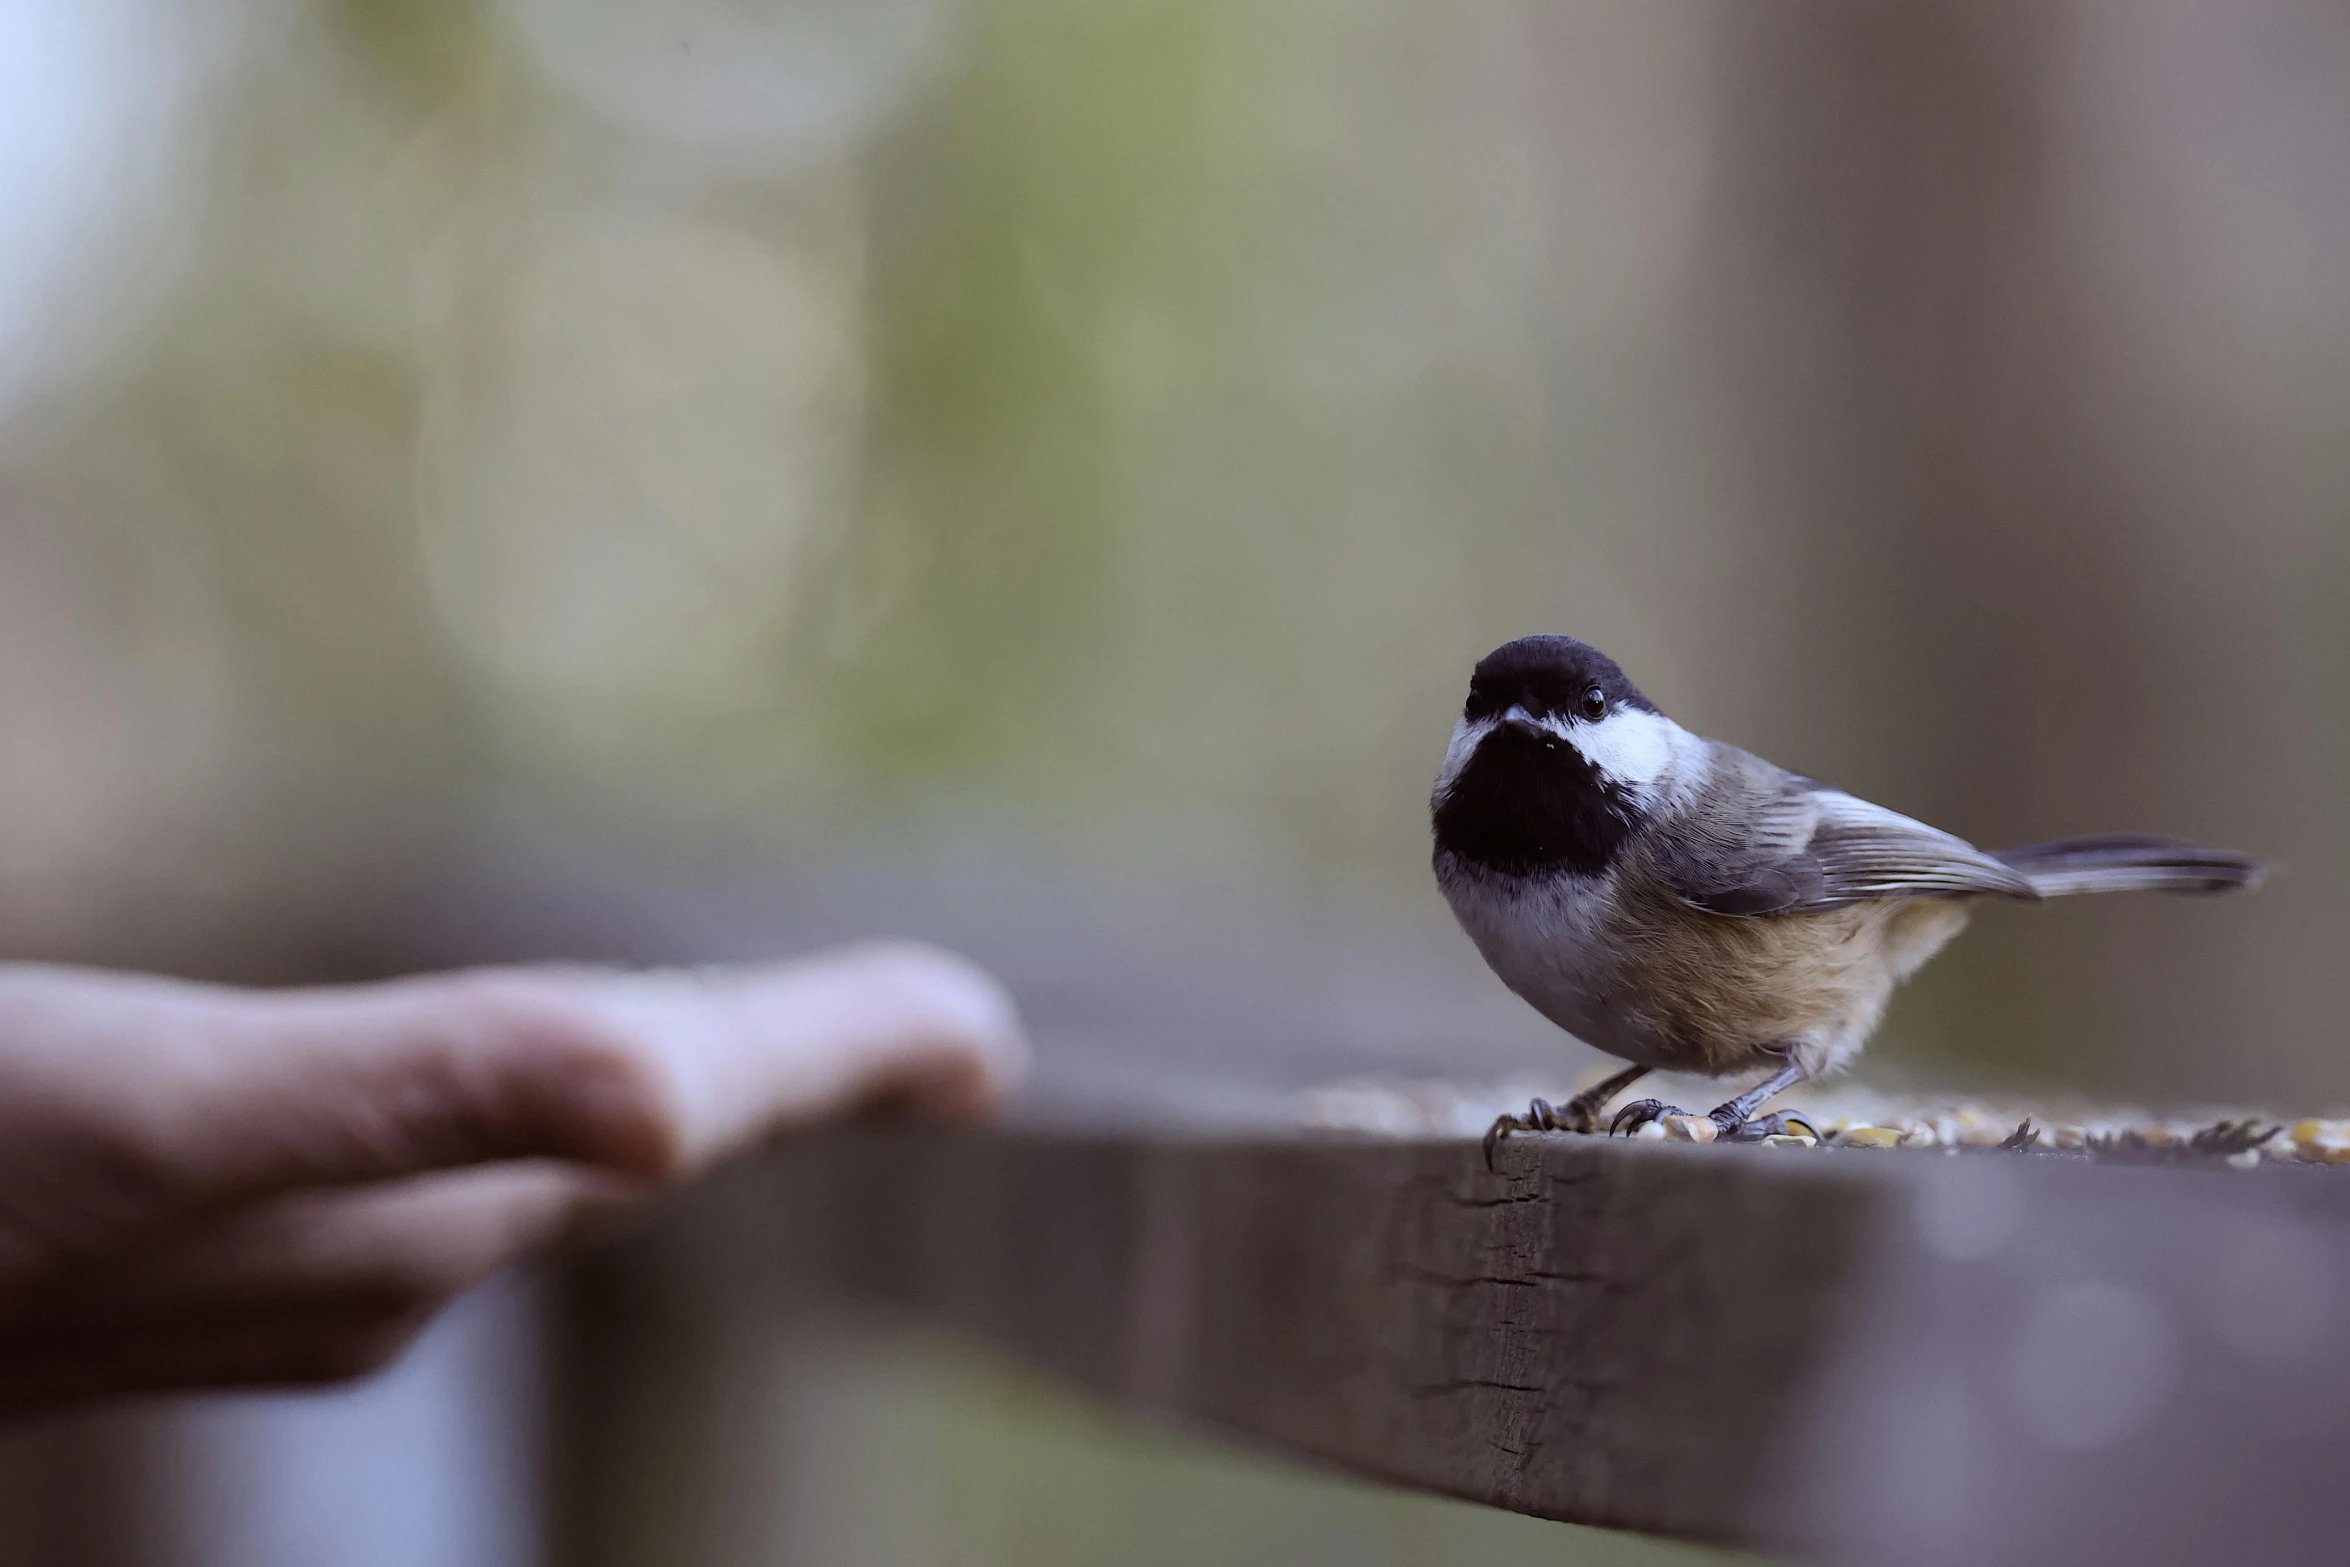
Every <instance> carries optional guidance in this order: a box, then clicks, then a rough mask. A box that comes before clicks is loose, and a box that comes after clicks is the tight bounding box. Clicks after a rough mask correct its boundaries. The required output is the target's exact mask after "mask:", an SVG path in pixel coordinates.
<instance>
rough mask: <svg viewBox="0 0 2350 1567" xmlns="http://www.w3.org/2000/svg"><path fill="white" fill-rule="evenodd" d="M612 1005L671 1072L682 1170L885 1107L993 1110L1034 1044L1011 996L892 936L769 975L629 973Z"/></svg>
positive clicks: (970, 968) (610, 993)
mask: <svg viewBox="0 0 2350 1567" xmlns="http://www.w3.org/2000/svg"><path fill="white" fill-rule="evenodd" d="M599 1005H600V1006H601V1008H602V1009H603V1011H604V1014H605V1015H606V1016H607V1017H608V1018H610V1019H611V1020H613V1022H615V1023H616V1024H618V1025H619V1026H620V1028H621V1029H622V1031H623V1032H624V1033H625V1034H626V1035H627V1036H628V1037H629V1038H631V1039H634V1040H639V1041H642V1042H644V1043H645V1044H646V1045H648V1046H649V1047H651V1049H652V1050H653V1051H654V1052H655V1053H656V1055H657V1056H658V1057H659V1059H660V1060H661V1061H662V1062H663V1064H664V1070H665V1072H666V1074H667V1076H668V1078H669V1081H670V1082H671V1084H672V1085H673V1088H674V1093H675V1098H674V1101H673V1102H674V1105H675V1108H676V1112H677V1115H678V1125H677V1150H678V1158H677V1163H678V1167H679V1168H681V1169H683V1170H689V1171H690V1170H693V1169H698V1168H700V1167H702V1166H705V1165H707V1164H709V1163H710V1162H712V1161H713V1160H716V1159H720V1158H723V1157H725V1156H727V1155H728V1154H730V1153H733V1152H735V1151H737V1150H739V1149H741V1148H742V1147H744V1146H746V1145H747V1144H750V1143H753V1142H756V1141H758V1140H760V1139H761V1138H764V1137H767V1136H770V1135H772V1134H774V1133H776V1132H778V1131H783V1130H789V1129H792V1128H794V1127H798V1126H804V1125H806V1124H808V1123H810V1122H813V1121H816V1120H819V1119H822V1118H824V1117H827V1116H832V1115H837V1114H840V1113H842V1112H844V1111H849V1110H854V1109H857V1108H860V1107H864V1106H870V1105H874V1104H877V1103H881V1102H884V1101H887V1102H890V1103H893V1104H896V1105H900V1106H903V1107H906V1108H909V1109H912V1110H913V1111H915V1112H917V1113H920V1114H924V1115H930V1116H936V1117H940V1118H949V1119H952V1118H964V1117H971V1116H977V1115H982V1114H985V1113H987V1112H989V1111H991V1110H993V1109H995V1108H996V1107H997V1106H999V1105H1000V1104H1001V1103H1002V1102H1003V1101H1004V1100H1005V1099H1007V1098H1008V1097H1009V1096H1010V1095H1011V1093H1012V1092H1013V1091H1014V1090H1015V1089H1016V1088H1017V1087H1018V1085H1019V1082H1020V1080H1021V1077H1022V1076H1023V1075H1024V1073H1025V1072H1026V1070H1027V1064H1028V1046H1027V1041H1026V1038H1025V1036H1024V1035H1023V1033H1022V1032H1021V1028H1020V1023H1019V1018H1018V1015H1017V1013H1016V1012H1015V1011H1014V1009H1013V1006H1012V1002H1011V998H1010V997H1009V996H1007V995H1006V994H1005V993H1004V990H1003V988H1002V987H1001V986H1000V985H998V984H997V983H996V982H995V981H994V980H993V979H991V978H990V977H989V976H988V975H987V974H986V973H985V972H984V971H982V970H980V969H979V968H977V967H975V966H974V965H972V964H970V963H969V962H966V961H965V960H963V959H961V958H958V957H955V956H953V955H952V954H950V953H946V952H942V951H940V950H939V949H937V948H934V947H927V946H922V945H918V944H914V943H904V942H889V943H875V944H871V945H867V946H860V947H851V948H845V949H842V950H839V951H836V952H832V953H828V954H825V955H823V956H822V957H820V958H817V959H813V960H810V961H807V962H804V963H797V964H790V965H784V966H781V967H775V968H769V969H763V970H742V971H725V970H720V971H701V972H698V973H695V974H690V975H674V974H650V975H635V976H626V977H623V978H620V979H618V980H615V981H610V982H607V983H606V984H605V985H604V986H603V987H602V990H601V994H600V997H599Z"/></svg>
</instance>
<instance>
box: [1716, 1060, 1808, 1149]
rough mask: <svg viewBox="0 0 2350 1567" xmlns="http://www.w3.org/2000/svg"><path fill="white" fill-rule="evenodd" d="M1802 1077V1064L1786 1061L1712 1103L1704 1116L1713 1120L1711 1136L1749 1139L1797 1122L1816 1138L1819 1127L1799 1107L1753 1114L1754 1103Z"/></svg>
mask: <svg viewBox="0 0 2350 1567" xmlns="http://www.w3.org/2000/svg"><path fill="white" fill-rule="evenodd" d="M1802 1081H1803V1068H1802V1067H1800V1066H1798V1065H1796V1064H1795V1063H1794V1062H1792V1061H1790V1062H1788V1063H1787V1064H1786V1065H1785V1066H1783V1067H1781V1068H1779V1070H1778V1071H1776V1072H1773V1073H1772V1074H1771V1075H1770V1076H1769V1077H1768V1078H1767V1079H1765V1080H1764V1081H1762V1082H1759V1083H1757V1084H1755V1085H1754V1086H1753V1087H1752V1088H1749V1089H1748V1090H1747V1091H1746V1092H1745V1093H1742V1094H1740V1095H1739V1096H1738V1097H1737V1098H1735V1099H1732V1100H1729V1101H1728V1102H1726V1103H1723V1104H1718V1105H1716V1106H1714V1107H1713V1109H1711V1110H1709V1111H1707V1112H1706V1119H1707V1120H1709V1121H1711V1122H1713V1123H1714V1138H1715V1140H1716V1141H1717V1142H1733V1143H1750V1142H1755V1141H1758V1140H1759V1139H1761V1138H1765V1137H1769V1136H1771V1135H1772V1134H1773V1133H1777V1132H1784V1131H1785V1130H1786V1129H1787V1128H1788V1127H1790V1126H1800V1127H1802V1128H1803V1129H1804V1130H1805V1131H1807V1132H1809V1133H1811V1135H1812V1136H1813V1137H1814V1138H1817V1137H1818V1136H1819V1135H1820V1132H1819V1128H1818V1127H1816V1126H1814V1125H1812V1124H1811V1122H1809V1121H1807V1120H1805V1119H1804V1118H1803V1115H1802V1113H1801V1112H1800V1111H1798V1112H1796V1113H1794V1114H1789V1113H1787V1112H1786V1111H1783V1110H1782V1111H1774V1112H1772V1113H1771V1114H1769V1115H1766V1116H1762V1117H1759V1118H1757V1117H1756V1116H1755V1114H1754V1112H1755V1110H1756V1109H1757V1107H1759V1106H1760V1105H1761V1104H1762V1103H1763V1102H1764V1101H1765V1100H1767V1099H1769V1098H1770V1097H1771V1096H1772V1095H1773V1094H1776V1093H1779V1092H1781V1091H1783V1090H1785V1089H1788V1088H1791V1087H1793V1086H1794V1085H1795V1084H1797V1083H1800V1082H1802Z"/></svg>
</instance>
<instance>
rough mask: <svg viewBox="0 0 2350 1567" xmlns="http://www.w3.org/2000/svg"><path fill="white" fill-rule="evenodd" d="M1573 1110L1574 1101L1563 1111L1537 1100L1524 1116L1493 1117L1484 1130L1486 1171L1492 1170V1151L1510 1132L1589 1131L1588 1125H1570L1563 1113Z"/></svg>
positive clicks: (1548, 1102)
mask: <svg viewBox="0 0 2350 1567" xmlns="http://www.w3.org/2000/svg"><path fill="white" fill-rule="evenodd" d="M1574 1108H1575V1101H1573V1100H1571V1099H1570V1100H1569V1101H1567V1103H1566V1105H1565V1107H1564V1111H1562V1110H1559V1109H1553V1108H1552V1107H1551V1103H1550V1101H1549V1100H1547V1099H1537V1100H1535V1101H1533V1102H1532V1103H1531V1104H1529V1105H1527V1106H1526V1113H1525V1114H1524V1115H1497V1116H1495V1117H1494V1118H1493V1124H1492V1125H1491V1126H1489V1127H1487V1128H1486V1129H1485V1168H1486V1169H1488V1170H1490V1169H1492V1168H1493V1154H1494V1150H1495V1149H1497V1148H1499V1147H1500V1146H1501V1140H1502V1139H1503V1138H1505V1137H1507V1136H1509V1135H1510V1133H1512V1132H1587V1131H1589V1130H1591V1128H1590V1127H1589V1126H1588V1125H1582V1126H1576V1125H1571V1124H1570V1117H1569V1115H1568V1114H1567V1113H1565V1112H1571V1111H1573V1110H1574Z"/></svg>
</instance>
